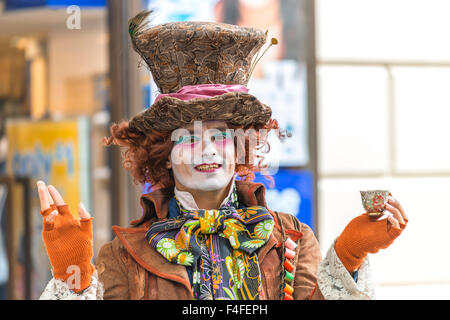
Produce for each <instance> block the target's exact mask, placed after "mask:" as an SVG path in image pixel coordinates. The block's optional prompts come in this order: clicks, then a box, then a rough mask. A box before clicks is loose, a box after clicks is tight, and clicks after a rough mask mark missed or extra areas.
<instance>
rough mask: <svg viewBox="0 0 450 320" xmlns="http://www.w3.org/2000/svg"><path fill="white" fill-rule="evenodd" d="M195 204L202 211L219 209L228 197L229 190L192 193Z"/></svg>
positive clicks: (196, 191)
mask: <svg viewBox="0 0 450 320" xmlns="http://www.w3.org/2000/svg"><path fill="white" fill-rule="evenodd" d="M190 193H191V194H192V197H193V198H194V200H195V203H196V204H197V206H198V207H199V208H200V209H219V208H220V205H221V204H222V202H223V200H224V199H225V197H226V196H227V195H228V188H224V189H222V190H216V191H199V190H195V191H191V192H190Z"/></svg>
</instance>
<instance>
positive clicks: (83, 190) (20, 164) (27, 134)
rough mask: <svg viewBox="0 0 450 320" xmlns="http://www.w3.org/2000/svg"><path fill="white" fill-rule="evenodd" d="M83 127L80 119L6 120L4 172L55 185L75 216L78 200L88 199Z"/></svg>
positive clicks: (86, 140) (86, 134)
mask: <svg viewBox="0 0 450 320" xmlns="http://www.w3.org/2000/svg"><path fill="white" fill-rule="evenodd" d="M87 128H88V124H87V120H86V119H84V118H81V119H77V120H68V121H59V122H54V121H42V122H32V121H29V120H23V121H21V120H18V121H12V122H9V123H8V124H7V137H8V162H7V171H8V174H10V175H14V176H19V177H21V176H28V177H30V178H31V179H33V180H35V181H37V180H42V181H44V182H45V183H46V184H51V185H53V186H55V188H56V189H58V191H59V192H60V193H61V195H62V197H63V199H64V201H65V202H66V203H67V204H68V205H69V206H70V207H71V211H72V214H74V215H75V216H77V215H78V212H77V211H78V210H77V207H78V203H79V202H80V201H83V202H84V203H85V204H86V205H87V204H88V203H87V202H88V200H89V192H88V187H89V184H88V179H87V177H88V174H89V172H88V165H87V163H88V156H89V155H88V152H89V148H88V143H89V140H88V138H87V137H88V129H87Z"/></svg>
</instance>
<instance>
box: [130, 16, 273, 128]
mask: <svg viewBox="0 0 450 320" xmlns="http://www.w3.org/2000/svg"><path fill="white" fill-rule="evenodd" d="M150 14H151V12H150V11H144V12H141V13H139V14H138V15H137V16H136V17H134V18H132V19H131V20H130V21H129V33H130V36H131V40H132V43H133V47H134V49H135V50H136V52H137V53H139V55H140V56H141V57H142V58H143V60H144V61H145V62H146V64H147V66H148V67H149V69H150V71H151V73H152V76H153V80H154V81H155V83H156V85H157V86H158V88H159V91H160V93H161V94H160V95H159V96H158V97H157V99H156V101H155V103H154V104H153V105H152V106H151V107H150V108H148V109H146V110H144V111H142V112H141V113H139V114H138V115H136V116H135V117H133V118H132V119H131V120H130V122H129V127H130V129H132V130H134V131H137V132H141V133H143V134H145V133H148V132H150V131H153V130H155V131H171V130H174V129H176V128H179V127H182V126H185V125H188V124H191V123H193V122H194V121H195V120H203V121H206V120H222V121H227V122H230V123H231V124H233V125H244V126H246V125H249V124H265V123H267V121H268V120H269V119H270V117H271V115H272V111H271V109H270V107H268V106H266V105H264V104H263V103H261V102H260V101H259V100H258V99H257V98H256V97H254V96H253V95H251V94H248V93H247V91H248V90H246V88H245V86H246V85H247V82H248V80H249V77H250V74H251V66H252V61H253V58H254V56H255V54H256V53H257V52H258V51H259V50H260V49H261V47H262V46H263V45H264V43H265V42H266V34H265V33H264V32H262V31H261V30H257V29H254V28H244V27H238V26H235V25H230V24H223V23H212V22H190V21H189V22H173V23H166V24H162V25H158V26H154V27H149V26H148V24H149V21H148V16H149V15H150ZM205 86H206V88H205ZM204 89H205V90H206V91H208V92H211V90H212V91H215V90H216V91H217V92H218V93H219V94H217V95H216V94H212V95H211V94H210V93H209V94H208V95H206V96H204V95H202V94H196V92H205V91H204ZM192 93H193V94H192ZM189 94H191V96H192V97H193V98H189V97H191V96H190V95H189ZM180 97H183V98H180Z"/></svg>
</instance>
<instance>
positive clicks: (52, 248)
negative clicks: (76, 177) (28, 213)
mask: <svg viewBox="0 0 450 320" xmlns="http://www.w3.org/2000/svg"><path fill="white" fill-rule="evenodd" d="M37 186H38V193H39V200H40V204H41V215H42V216H43V218H44V221H43V231H42V238H43V240H44V244H45V247H46V249H47V254H48V257H49V260H50V263H51V265H52V268H53V276H54V278H55V279H61V280H64V281H66V283H67V284H68V286H69V288H70V289H72V290H73V291H75V292H80V291H82V290H84V289H86V288H87V287H89V285H90V281H91V276H92V274H93V272H94V270H95V269H94V266H93V265H92V263H91V259H92V257H93V244H92V238H93V237H92V220H93V218H92V217H91V216H90V214H89V213H88V212H87V211H86V209H85V208H84V206H83V205H82V204H81V203H80V205H79V208H78V213H79V215H80V218H81V220H77V219H75V218H74V217H73V216H72V214H71V212H70V209H69V206H68V205H67V204H66V203H65V202H64V200H63V198H62V197H61V195H60V194H59V192H58V190H56V188H55V187H53V186H46V185H45V183H44V182H42V181H38V182H37Z"/></svg>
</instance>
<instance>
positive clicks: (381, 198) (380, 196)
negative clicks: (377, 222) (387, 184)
mask: <svg viewBox="0 0 450 320" xmlns="http://www.w3.org/2000/svg"><path fill="white" fill-rule="evenodd" d="M360 193H361V200H362V204H363V207H364V209H365V210H366V212H367V214H368V215H369V216H371V217H375V216H381V215H382V214H383V211H384V210H385V209H386V204H387V201H388V199H389V197H391V196H392V194H391V193H390V192H389V191H388V190H368V191H360Z"/></svg>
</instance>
